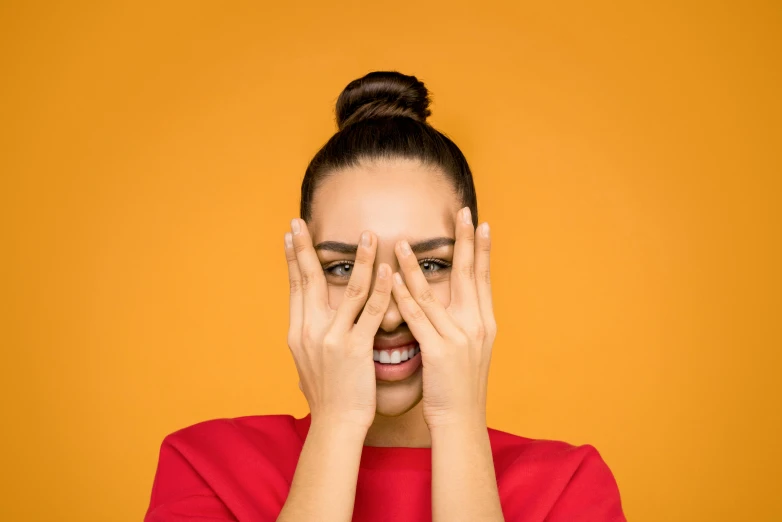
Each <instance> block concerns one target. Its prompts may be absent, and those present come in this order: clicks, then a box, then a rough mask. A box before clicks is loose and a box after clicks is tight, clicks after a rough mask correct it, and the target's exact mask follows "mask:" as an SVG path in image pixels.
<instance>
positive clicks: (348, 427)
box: [307, 417, 369, 445]
mask: <svg viewBox="0 0 782 522" xmlns="http://www.w3.org/2000/svg"><path fill="white" fill-rule="evenodd" d="M368 431H369V427H368V426H364V425H363V424H359V423H354V422H345V421H339V420H336V419H330V418H325V417H324V418H321V417H318V418H317V419H316V418H313V419H312V422H311V423H310V429H309V432H308V434H307V437H308V438H309V437H310V435H313V436H315V437H319V438H328V439H337V440H340V441H344V442H360V443H361V444H362V445H363V443H364V439H366V437H367V432H368Z"/></svg>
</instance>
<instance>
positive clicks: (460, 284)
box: [450, 207, 478, 311]
mask: <svg viewBox="0 0 782 522" xmlns="http://www.w3.org/2000/svg"><path fill="white" fill-rule="evenodd" d="M455 225H456V226H455V228H456V244H455V245H454V250H453V268H452V269H451V305H450V306H451V307H452V308H456V309H463V310H465V311H466V310H475V309H476V308H477V307H478V292H477V288H476V286H475V229H474V228H473V223H472V214H471V213H470V207H464V208H463V209H462V210H461V211H459V212H458V213H457V214H456V223H455Z"/></svg>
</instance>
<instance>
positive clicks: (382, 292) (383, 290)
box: [372, 285, 391, 297]
mask: <svg viewBox="0 0 782 522" xmlns="http://www.w3.org/2000/svg"><path fill="white" fill-rule="evenodd" d="M390 293H391V288H389V287H387V286H380V285H377V286H375V288H374V290H372V295H377V296H380V297H385V296H387V295H389V294H390Z"/></svg>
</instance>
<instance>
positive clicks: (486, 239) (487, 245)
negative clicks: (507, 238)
mask: <svg viewBox="0 0 782 522" xmlns="http://www.w3.org/2000/svg"><path fill="white" fill-rule="evenodd" d="M490 254H491V237H490V235H489V224H488V223H483V224H482V225H481V226H479V227H478V234H477V236H476V238H475V278H476V281H475V283H476V286H477V289H478V303H479V306H480V309H481V318H482V319H483V325H484V326H485V327H486V332H487V334H490V335H493V334H494V331H495V330H496V327H495V326H494V324H495V322H494V305H493V303H492V295H491V273H490V270H489V268H490Z"/></svg>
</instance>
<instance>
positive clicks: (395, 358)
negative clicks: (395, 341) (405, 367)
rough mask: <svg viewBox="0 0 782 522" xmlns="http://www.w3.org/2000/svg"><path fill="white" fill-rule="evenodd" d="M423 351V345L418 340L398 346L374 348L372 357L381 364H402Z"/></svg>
mask: <svg viewBox="0 0 782 522" xmlns="http://www.w3.org/2000/svg"><path fill="white" fill-rule="evenodd" d="M419 353H421V347H420V346H419V345H418V343H416V342H412V343H410V344H408V345H405V346H399V347H397V348H384V349H381V350H372V359H374V361H375V362H377V363H380V364H401V363H403V362H405V361H407V360H409V359H412V358H413V357H415V356H416V355H417V354H419Z"/></svg>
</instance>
